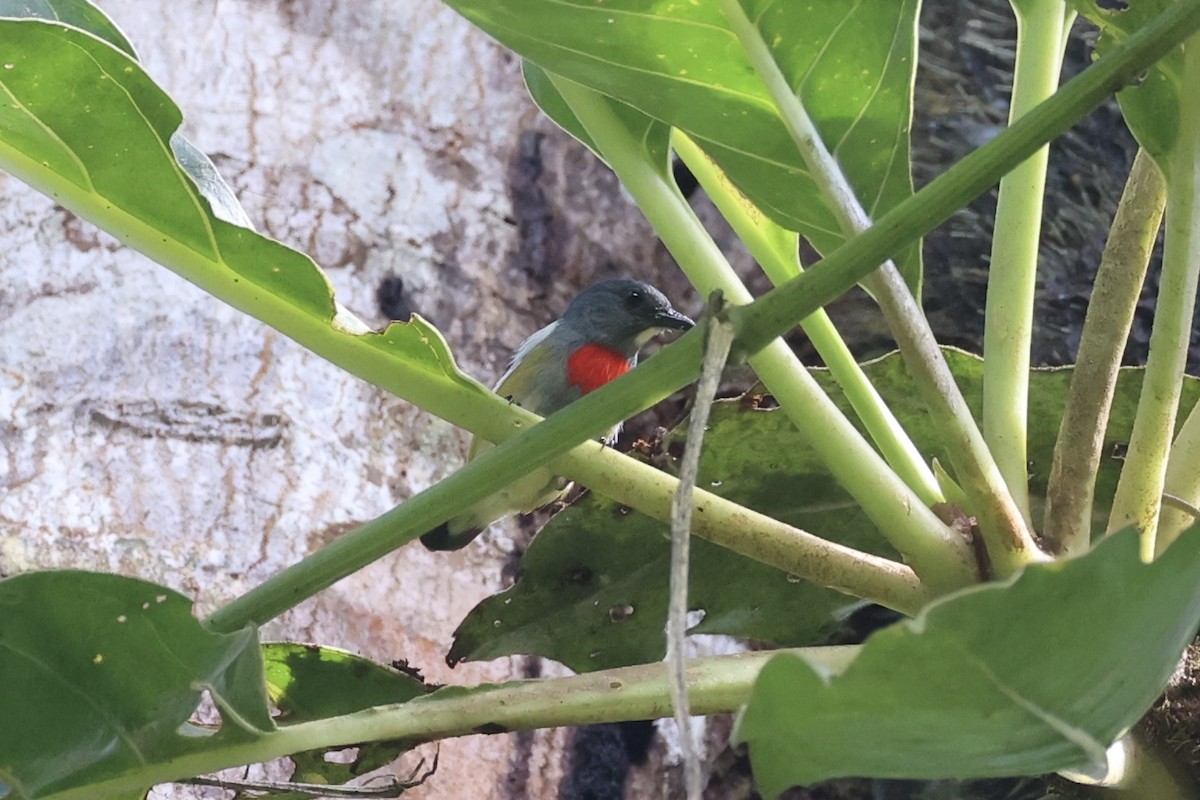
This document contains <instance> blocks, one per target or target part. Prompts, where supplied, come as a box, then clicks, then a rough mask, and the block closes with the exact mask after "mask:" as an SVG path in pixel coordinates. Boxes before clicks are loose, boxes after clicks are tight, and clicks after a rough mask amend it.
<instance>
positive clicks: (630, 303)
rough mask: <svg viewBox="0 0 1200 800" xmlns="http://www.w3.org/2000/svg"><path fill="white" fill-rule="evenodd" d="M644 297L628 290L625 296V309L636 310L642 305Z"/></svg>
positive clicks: (638, 292) (635, 290) (637, 292)
mask: <svg viewBox="0 0 1200 800" xmlns="http://www.w3.org/2000/svg"><path fill="white" fill-rule="evenodd" d="M643 298H644V295H643V294H642V293H641V292H640V291H639V290H637V289H630V290H629V293H628V294H626V295H625V307H626V308H628V309H634V308H637V307H638V306H640V305H641V304H642V300H643Z"/></svg>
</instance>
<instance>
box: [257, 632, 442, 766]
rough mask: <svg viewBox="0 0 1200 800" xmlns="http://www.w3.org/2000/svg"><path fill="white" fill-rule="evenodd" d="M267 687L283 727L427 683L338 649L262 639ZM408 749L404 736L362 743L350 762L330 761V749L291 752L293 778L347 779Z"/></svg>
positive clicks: (419, 692) (377, 702)
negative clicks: (396, 740)
mask: <svg viewBox="0 0 1200 800" xmlns="http://www.w3.org/2000/svg"><path fill="white" fill-rule="evenodd" d="M263 660H264V662H265V667H266V676H267V691H268V692H269V693H270V695H271V700H272V702H274V704H275V706H276V708H278V710H279V715H278V716H277V717H276V719H275V721H276V723H278V724H279V725H280V726H281V727H287V726H288V725H295V724H297V723H302V722H312V721H313V720H320V719H325V718H328V717H336V716H341V715H343V714H351V713H353V712H355V711H362V710H363V709H366V708H371V707H374V706H383V705H389V704H391V703H406V702H408V701H409V700H412V699H413V698H414V697H421V696H423V695H424V694H425V693H426V691H427V689H428V687H426V686H425V684H424V683H423V682H422V681H421V680H420V679H419V678H418V677H416V676H415V675H413V674H410V673H408V672H404V671H402V670H400V669H393V668H391V667H385V666H383V665H382V664H376V663H375V662H374V661H370V660H368V659H365V658H362V657H361V656H356V655H354V654H353V653H347V652H345V651H344V650H338V649H336V648H332V647H319V646H317V645H310V644H294V643H288V642H277V643H271V644H265V645H263ZM407 749H408V746H407V745H406V744H405V743H404V742H371V743H367V744H361V745H359V746H358V748H357V751H358V752H357V753H356V754H355V755H354V758H353V759H352V760H351V761H350V762H349V763H343V762H341V761H336V762H335V761H327V760H326V759H325V753H326V752H327V751H325V750H310V751H306V752H303V753H294V754H292V755H291V756H290V758H291V760H292V763H293V764H295V770H294V771H293V773H292V776H291V778H290V780H293V781H299V782H301V783H324V784H331V785H332V784H343V783H346V782H347V781H349V780H351V779H352V778H355V777H357V776H359V775H363V774H365V773H367V772H371V771H372V770H376V769H379V768H380V767H383V766H385V765H387V764H390V763H391V762H393V761H395V760H396V759H397V758H399V757H400V754H401V753H403V752H404V751H405V750H407Z"/></svg>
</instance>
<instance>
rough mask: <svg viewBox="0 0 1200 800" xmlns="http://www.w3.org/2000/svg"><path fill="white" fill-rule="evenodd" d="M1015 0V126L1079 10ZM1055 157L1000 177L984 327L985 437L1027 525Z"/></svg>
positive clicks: (1049, 78)
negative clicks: (1046, 214) (1045, 216)
mask: <svg viewBox="0 0 1200 800" xmlns="http://www.w3.org/2000/svg"><path fill="white" fill-rule="evenodd" d="M1012 5H1013V10H1014V11H1015V12H1016V16H1017V57H1016V65H1015V68H1014V72H1013V90H1012V100H1011V105H1010V107H1009V115H1008V119H1009V124H1010V125H1011V124H1012V123H1013V122H1016V121H1017V120H1018V119H1020V118H1021V117H1022V116H1024V115H1025V114H1027V113H1028V112H1029V111H1030V110H1031V109H1032V108H1034V107H1035V106H1036V105H1037V104H1038V103H1041V102H1042V101H1043V100H1045V99H1046V98H1047V97H1049V96H1050V95H1052V94H1054V90H1055V89H1056V88H1057V87H1058V77H1059V73H1060V72H1061V70H1062V56H1063V42H1064V35H1065V31H1066V26H1067V23H1068V21H1069V18H1071V17H1073V16H1074V14H1073V12H1072V13H1068V11H1067V9H1066V4H1065V3H1064V2H1063V0H1013V3H1012ZM1049 155H1050V148H1049V146H1047V147H1043V148H1042V149H1041V150H1039V151H1037V153H1035V154H1034V155H1033V156H1032V157H1031V158H1030V159H1029V160H1028V161H1025V162H1024V163H1022V164H1021V165H1020V166H1019V167H1017V168H1016V169H1014V170H1013V171H1012V172H1010V173H1008V174H1007V175H1005V176H1004V179H1003V180H1001V181H1000V196H999V199H998V200H997V202H996V228H995V231H994V233H993V235H992V257H991V264H990V266H989V268H988V289H987V308H986V313H985V316H984V331H983V356H984V358H983V435H984V438H985V439H986V440H987V443H988V447H989V448H990V449H991V451H992V455H993V457H994V458H995V459H996V464H997V466H998V467H999V468H1000V473H1001V474H1002V475H1003V476H1004V481H1005V483H1006V484H1007V485H1008V490H1009V492H1011V493H1012V496H1013V500H1014V501H1015V502H1016V504H1017V507H1018V508H1020V509H1021V514H1022V516H1023V517H1024V518H1025V522H1026V524H1032V517H1031V515H1030V510H1029V467H1028V463H1029V457H1028V455H1027V439H1028V435H1027V426H1028V410H1029V350H1030V345H1031V342H1032V340H1033V295H1034V289H1035V287H1036V282H1037V261H1038V243H1039V240H1040V238H1041V230H1042V201H1043V196H1044V194H1045V188H1046V166H1047V163H1048V162H1049Z"/></svg>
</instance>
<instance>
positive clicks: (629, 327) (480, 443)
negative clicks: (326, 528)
mask: <svg viewBox="0 0 1200 800" xmlns="http://www.w3.org/2000/svg"><path fill="white" fill-rule="evenodd" d="M694 324H695V323H693V322H692V320H691V319H689V318H688V317H686V316H684V315H683V314H681V313H679V312H678V311H676V310H675V309H674V308H673V307H672V306H671V302H670V301H669V300H667V298H666V296H665V295H664V294H663V293H662V292H660V291H659V290H658V289H655V288H654V287H653V286H651V285H650V284H648V283H643V282H641V281H635V280H629V279H626V278H618V279H615V280H609V281H603V282H601V283H597V284H596V285H594V286H592V287H590V288H588V289H585V290H584V291H582V292H580V293H579V294H578V295H577V296H576V297H575V299H574V300H572V301H571V304H570V305H569V306H567V311H566V313H564V314H563V315H562V317H560V318H559V319H557V320H555V321H554V322H551V323H550V324H549V325H547V326H546V327H544V328H542V329H541V330H540V331H538V332H537V333H535V334H533V335H532V336H530V337H529V338H528V339H526V340H525V341H524V342H523V343H522V344H521V346H520V347H518V348H517V352H516V353H515V354H514V355H513V357H512V361H510V362H509V365H508V369H507V370H505V372H504V374H503V375H501V376H500V380H499V381H497V383H496V390H495V391H496V393H497V394H499V395H500V396H501V397H506V398H508V399H509V400H511V401H512V402H514V403H516V404H517V405H519V406H521V407H522V408H525V409H528V410H529V411H532V412H534V413H535V414H540V415H541V416H543V417H545V416H549V415H550V414H553V413H554V412H555V411H558V410H559V409H560V408H563V407H564V406H566V405H567V404H568V403H571V402H572V401H574V400H578V399H579V398H580V397H582V396H583V395H585V394H587V393H588V392H591V391H594V390H596V389H599V388H600V387H601V386H603V385H604V384H606V383H608V382H609V381H611V380H613V379H615V378H618V377H620V376H621V375H624V374H625V373H626V372H628V371H629V370H630V369H632V368H633V367H634V366H636V365H637V357H638V350H640V349H641V347H642V345H644V344H645V343H646V342H647V341H649V340H650V339H651V338H652V337H653V336H655V335H656V334H658V333H661V332H663V331H667V330H677V331H686V330H688V329H689V328H691V327H692V326H693V325H694ZM618 429H619V426H618ZM618 429H614V431H613V434H612V435H613V436H615V434H616V430H618ZM491 446H492V445H491V444H490V443H489V442H486V441H484V440H483V439H480V438H478V437H477V438H475V440H474V441H472V442H471V451H470V454H469V455H468V456H467V458H468V460H470V459H473V458H475V457H476V456H478V455H479V453H480V452H482V451H483V450H484V448H487V447H491ZM565 489H566V487H565V486H564V484H563V482H562V481H561V480H559V479H557V478H555V476H554V475H553V474H552V473H551V472H550V470H549V469H548V468H542V469H536V470H534V471H533V472H530V473H529V474H528V475H526V476H524V477H522V478H521V479H519V480H518V481H516V482H515V483H512V484H509V485H508V486H507V487H506V488H505V489H503V490H501V491H499V492H497V493H496V494H494V495H492V496H490V497H488V498H486V499H484V500H483V501H481V502H480V503H478V504H476V505H475V506H473V507H471V508H469V509H467V511H466V512H464V513H463V514H460V515H459V516H457V517H455V518H453V519H451V520H449V521H448V522H445V523H443V524H442V525H439V526H438V527H436V528H434V529H433V530H431V531H429V532H428V533H426V534H425V535H423V536H422V537H421V543H422V544H424V545H425V547H426V548H428V549H429V550H458V549H459V548H461V547H464V546H466V545H467V544H468V543H469V542H470V541H471V540H472V539H474V538H475V537H476V536H478V535H479V534H480V533H482V532H483V530H484V528H486V527H487V526H488V525H490V524H491V523H492V522H494V521H495V520H498V519H500V518H501V517H505V516H508V515H509V514H521V513H528V512H530V511H532V510H534V509H535V508H540V507H542V506H544V505H546V504H548V503H551V502H553V501H554V500H555V499H556V498H557V497H559V496H560V495H561V494H562V493H563V492H564V491H565Z"/></svg>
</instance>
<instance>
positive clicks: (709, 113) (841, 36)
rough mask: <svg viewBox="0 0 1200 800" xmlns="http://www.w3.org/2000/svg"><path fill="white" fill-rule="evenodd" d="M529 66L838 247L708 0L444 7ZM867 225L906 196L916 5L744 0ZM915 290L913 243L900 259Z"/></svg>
mask: <svg viewBox="0 0 1200 800" xmlns="http://www.w3.org/2000/svg"><path fill="white" fill-rule="evenodd" d="M448 4H449V5H450V6H451V7H453V8H455V9H456V10H458V11H459V12H460V13H462V14H463V15H464V16H466V17H467V18H468V19H470V20H471V21H472V22H473V23H475V24H476V25H478V26H479V27H481V28H483V29H484V30H485V31H487V32H488V33H490V34H491V35H493V36H495V37H496V38H497V39H499V40H500V41H501V42H502V43H504V44H505V45H507V46H508V47H511V48H512V49H513V50H515V51H517V52H518V53H520V54H521V55H522V56H524V57H525V58H527V59H529V60H530V61H533V62H535V63H536V64H538V65H539V66H540V67H542V68H544V69H545V70H547V71H549V72H553V73H555V74H559V75H562V76H564V77H566V78H569V79H571V80H573V81H576V82H578V83H580V84H583V85H585V86H587V87H589V88H591V89H594V90H596V91H599V92H601V93H603V94H605V95H608V96H610V97H613V98H615V99H617V100H619V101H621V102H623V103H627V104H629V105H631V106H633V107H634V108H636V109H638V110H639V111H641V112H642V113H644V114H646V115H649V116H652V117H654V118H656V119H659V120H661V121H663V122H665V123H667V124H668V125H671V126H674V127H677V128H680V129H681V130H684V131H686V132H687V133H688V134H689V135H690V136H692V137H693V138H694V139H695V140H696V142H697V143H698V144H700V146H701V147H703V148H704V149H705V150H706V151H708V152H709V153H710V154H711V155H712V156H713V157H714V158H715V159H716V160H717V161H718V162H719V163H720V165H721V167H722V168H723V169H724V170H725V171H726V173H727V174H728V175H729V177H730V179H731V180H732V181H733V182H734V183H735V184H736V185H737V186H738V187H739V189H740V190H741V191H742V192H743V193H745V194H746V196H747V197H749V198H750V199H751V200H752V201H753V202H754V203H755V204H756V205H757V206H758V207H759V208H761V209H762V210H763V211H764V212H766V213H767V214H770V215H771V216H772V217H773V218H774V219H775V220H776V221H777V222H778V223H779V224H781V225H783V226H785V227H787V228H789V229H791V230H796V231H799V232H800V233H802V234H803V235H804V236H806V237H808V238H809V239H810V240H811V241H812V242H813V243H814V245H815V246H816V247H817V248H818V249H819V250H821V251H822V252H826V253H828V252H830V251H832V250H833V249H836V248H837V246H838V245H840V244H841V242H842V241H843V240H844V237H843V236H842V234H841V233H840V232H839V230H838V226H837V223H836V220H835V218H834V217H833V215H832V214H831V213H830V211H829V210H828V208H826V207H825V205H824V203H823V202H822V200H821V199H820V193H819V192H818V191H817V190H816V187H815V186H814V185H813V183H812V181H811V179H810V178H809V176H808V173H807V170H806V169H805V167H804V164H803V160H802V159H801V158H800V156H799V154H798V152H797V150H796V147H795V145H794V143H793V142H792V140H791V137H790V136H789V134H788V133H787V130H786V128H785V127H784V125H783V123H782V121H781V119H780V117H779V114H778V112H777V110H776V108H775V106H774V104H773V102H772V100H771V98H770V96H769V93H768V92H767V90H766V88H765V86H764V85H763V84H762V82H761V81H760V80H759V79H758V77H757V75H756V74H755V73H754V70H753V68H752V66H751V65H750V62H749V61H748V60H747V57H746V55H745V53H744V52H743V51H742V49H741V46H740V43H739V42H738V41H737V39H736V37H735V36H734V34H733V33H732V31H731V30H730V29H729V27H728V25H727V24H726V21H725V18H724V16H723V15H722V13H721V12H720V10H719V8H718V7H717V4H716V3H676V2H670V0H653V1H652V2H645V1H644V0H613V2H606V3H602V4H601V3H595V2H589V1H588V0H568V1H567V2H549V0H514V2H507V3H492V2H483V0H449V3H448ZM744 5H746V7H747V11H748V13H749V15H750V17H751V18H752V19H753V20H755V22H756V23H757V25H758V27H759V30H760V31H761V32H762V34H763V38H764V40H765V41H766V42H767V43H768V46H769V47H770V48H771V50H772V54H773V55H774V57H775V60H776V61H777V63H778V64H779V66H780V67H781V69H782V70H783V72H784V74H785V75H786V76H787V77H788V79H789V81H790V82H791V84H792V86H793V87H799V92H800V96H801V98H802V99H803V100H804V102H805V104H806V107H807V108H808V110H809V113H810V114H811V115H812V117H813V118H814V120H815V121H816V123H817V125H818V127H819V128H820V130H821V133H822V137H823V138H824V140H825V142H826V144H827V145H828V146H829V148H830V150H831V151H832V152H833V153H834V155H835V156H836V157H837V158H838V161H839V163H840V164H841V165H842V168H843V169H844V170H846V172H847V175H848V177H849V179H850V182H851V185H853V186H854V187H855V190H856V191H857V193H858V195H859V199H860V200H861V201H862V202H863V205H864V206H865V207H866V209H867V211H868V212H869V213H870V214H871V215H872V216H876V217H878V216H880V215H882V214H883V213H885V212H886V211H888V210H889V209H891V208H892V207H894V206H895V205H896V204H898V203H899V202H900V201H902V200H904V199H905V198H906V197H908V196H909V195H910V194H911V193H912V182H911V176H910V169H909V152H908V149H909V138H908V137H909V133H908V132H909V122H910V118H911V97H912V81H913V76H914V73H915V64H916V49H915V28H916V12H917V6H918V3H917V2H916V0H900V1H899V2H897V1H896V0H838V1H837V2H829V3H804V4H802V3H776V2H771V0H754V2H746V3H744ZM897 261H898V263H899V264H900V265H901V267H902V269H903V270H904V272H905V274H906V276H907V277H908V279H909V282H910V284H912V285H916V282H917V280H918V276H919V271H920V267H919V248H918V247H916V246H914V247H912V248H910V249H909V250H908V251H907V252H906V253H904V254H901V255H900V256H899V257H898V259H897Z"/></svg>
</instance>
